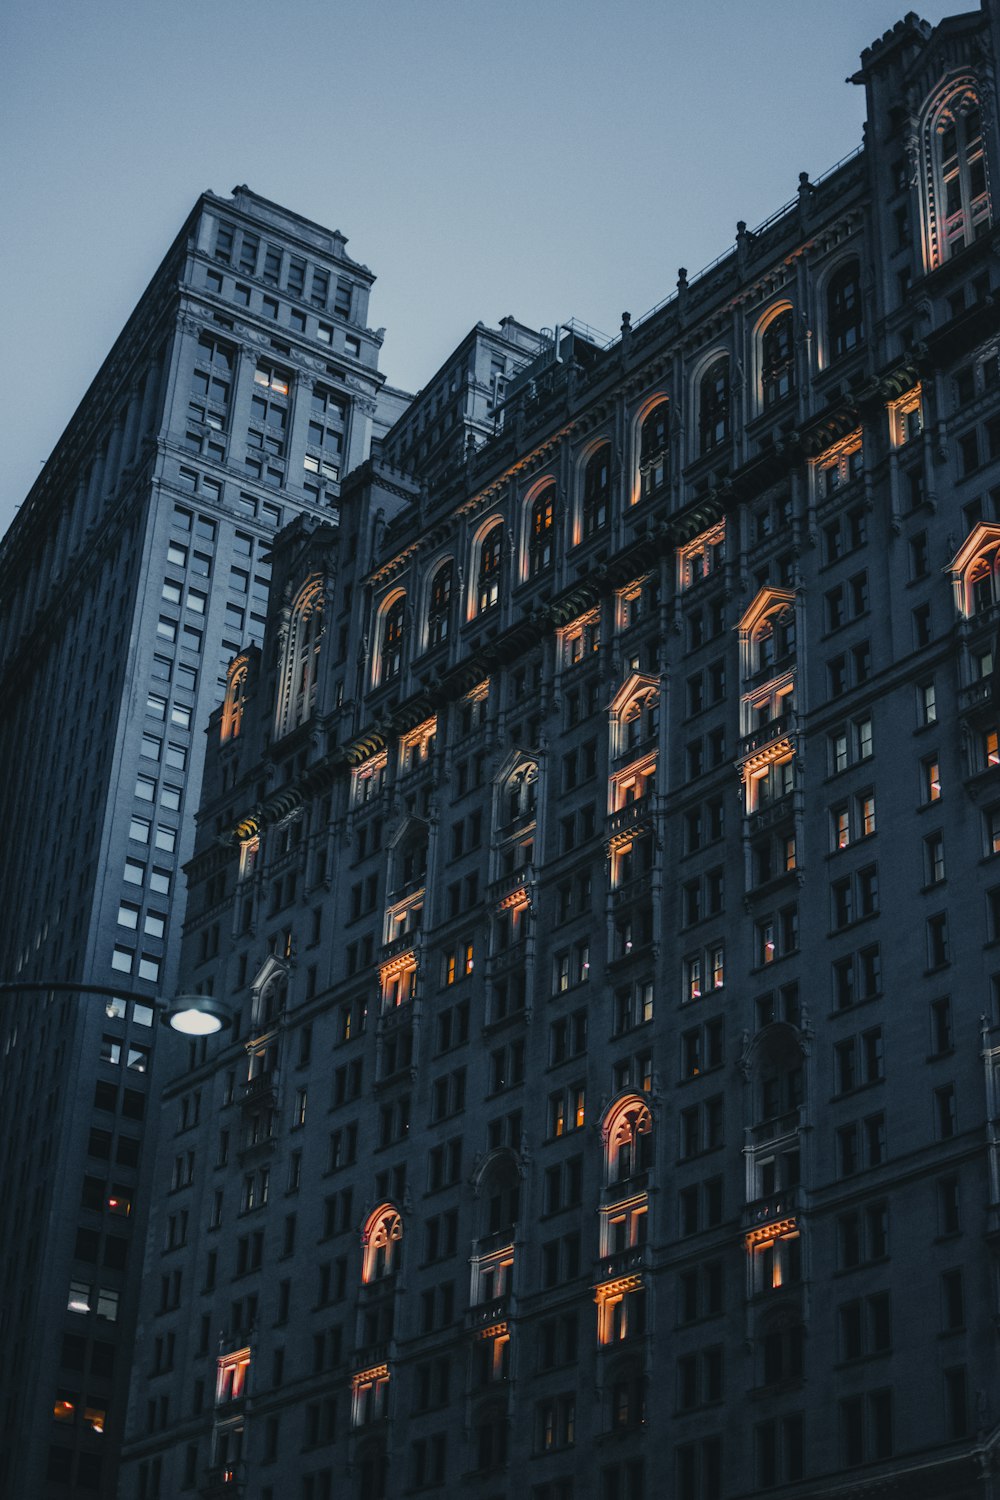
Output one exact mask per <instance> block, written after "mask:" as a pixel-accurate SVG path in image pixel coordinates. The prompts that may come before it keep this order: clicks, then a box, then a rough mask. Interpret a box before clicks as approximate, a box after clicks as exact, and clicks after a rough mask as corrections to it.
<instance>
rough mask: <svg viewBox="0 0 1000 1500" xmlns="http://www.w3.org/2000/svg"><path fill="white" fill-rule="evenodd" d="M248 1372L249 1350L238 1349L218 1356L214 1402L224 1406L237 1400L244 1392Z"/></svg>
mask: <svg viewBox="0 0 1000 1500" xmlns="http://www.w3.org/2000/svg"><path fill="white" fill-rule="evenodd" d="M249 1373H250V1350H249V1349H238V1350H236V1351H234V1353H232V1354H224V1355H222V1356H221V1357H220V1359H219V1362H218V1367H217V1371H216V1381H215V1404H216V1405H217V1406H224V1405H226V1404H227V1403H228V1402H230V1401H239V1400H240V1399H241V1398H242V1397H243V1396H244V1394H245V1393H246V1383H247V1376H248V1375H249Z"/></svg>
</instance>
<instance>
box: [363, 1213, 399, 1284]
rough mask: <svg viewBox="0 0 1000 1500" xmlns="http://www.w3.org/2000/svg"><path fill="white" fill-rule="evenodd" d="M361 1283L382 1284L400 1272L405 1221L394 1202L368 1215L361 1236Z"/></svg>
mask: <svg viewBox="0 0 1000 1500" xmlns="http://www.w3.org/2000/svg"><path fill="white" fill-rule="evenodd" d="M361 1242H362V1248H363V1257H364V1258H363V1265H362V1273H361V1274H362V1280H363V1281H364V1282H365V1283H366V1284H367V1283H369V1282H372V1281H381V1280H382V1279H383V1278H384V1277H386V1276H389V1275H391V1274H392V1273H393V1272H394V1271H396V1270H397V1269H398V1266H399V1260H400V1256H401V1255H402V1250H403V1221H402V1219H401V1218H400V1216H399V1213H398V1212H397V1210H396V1209H395V1208H393V1206H392V1204H391V1203H384V1204H382V1206H381V1207H380V1208H377V1209H375V1211H374V1213H372V1214H371V1215H369V1218H368V1221H367V1223H366V1224H365V1228H364V1231H363V1233H362V1237H361Z"/></svg>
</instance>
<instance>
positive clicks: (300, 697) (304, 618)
mask: <svg viewBox="0 0 1000 1500" xmlns="http://www.w3.org/2000/svg"><path fill="white" fill-rule="evenodd" d="M322 635H323V581H322V579H321V578H319V577H315V576H314V577H312V578H310V579H309V580H308V581H307V582H306V583H305V584H304V585H303V587H302V588H301V589H300V590H299V593H298V595H297V596H296V599H295V603H294V604H293V606H292V610H291V618H290V621H289V626H288V634H287V636H286V639H285V648H284V652H283V655H282V663H281V676H280V680H279V682H280V687H279V697H278V715H277V718H278V723H277V733H278V734H279V735H283V734H288V733H289V732H290V731H291V730H293V729H296V728H298V726H299V725H300V724H303V723H304V722H305V721H306V719H308V718H309V717H310V715H311V713H312V711H313V707H314V705H315V701H316V689H317V681H318V676H319V656H320V645H321V641H322Z"/></svg>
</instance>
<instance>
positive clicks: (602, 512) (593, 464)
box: [583, 443, 611, 537]
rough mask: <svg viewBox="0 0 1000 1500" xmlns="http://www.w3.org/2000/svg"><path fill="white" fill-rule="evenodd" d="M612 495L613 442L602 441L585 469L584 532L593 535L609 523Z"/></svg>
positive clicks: (586, 534)
mask: <svg viewBox="0 0 1000 1500" xmlns="http://www.w3.org/2000/svg"><path fill="white" fill-rule="evenodd" d="M610 497H611V444H610V443H602V444H601V446H600V448H598V450H597V452H596V453H593V454H591V456H590V458H589V459H588V460H587V467H586V468H585V469H584V471H583V534H584V536H585V537H588V536H593V534H594V532H595V531H600V529H601V527H602V526H606V525H607V524H608V501H609V500H610Z"/></svg>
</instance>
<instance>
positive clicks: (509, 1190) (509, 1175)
mask: <svg viewBox="0 0 1000 1500" xmlns="http://www.w3.org/2000/svg"><path fill="white" fill-rule="evenodd" d="M479 1202H480V1210H479V1234H480V1239H482V1240H485V1239H491V1238H492V1237H493V1236H496V1237H498V1238H500V1239H506V1240H512V1239H513V1238H514V1230H515V1227H516V1225H517V1221H518V1215H519V1213H520V1205H521V1174H520V1172H519V1170H518V1166H517V1161H516V1160H515V1157H514V1155H513V1153H512V1152H510V1151H507V1150H504V1151H503V1152H500V1153H498V1154H497V1156H496V1157H494V1159H493V1160H492V1161H491V1162H489V1163H488V1165H487V1166H486V1167H485V1169H484V1171H483V1176H482V1178H481V1180H480V1183H479Z"/></svg>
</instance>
